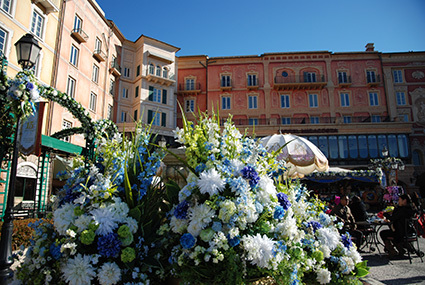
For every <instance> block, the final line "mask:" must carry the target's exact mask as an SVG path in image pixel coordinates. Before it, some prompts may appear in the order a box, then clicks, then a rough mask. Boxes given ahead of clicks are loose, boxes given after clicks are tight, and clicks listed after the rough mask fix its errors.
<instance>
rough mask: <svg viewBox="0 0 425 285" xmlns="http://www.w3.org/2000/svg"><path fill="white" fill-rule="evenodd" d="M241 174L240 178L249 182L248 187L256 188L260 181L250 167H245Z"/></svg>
mask: <svg viewBox="0 0 425 285" xmlns="http://www.w3.org/2000/svg"><path fill="white" fill-rule="evenodd" d="M241 172H242V177H243V178H245V179H248V180H249V185H250V186H251V188H254V187H255V186H257V184H258V181H260V177H259V176H258V173H257V171H255V169H254V168H253V167H252V166H250V165H247V166H245V167H244V168H243V169H242V171H241Z"/></svg>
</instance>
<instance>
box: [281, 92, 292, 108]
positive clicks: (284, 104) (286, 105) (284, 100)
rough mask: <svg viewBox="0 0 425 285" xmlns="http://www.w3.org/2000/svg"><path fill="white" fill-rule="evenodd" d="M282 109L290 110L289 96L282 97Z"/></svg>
mask: <svg viewBox="0 0 425 285" xmlns="http://www.w3.org/2000/svg"><path fill="white" fill-rule="evenodd" d="M280 107H281V108H289V107H290V106H289V95H280Z"/></svg>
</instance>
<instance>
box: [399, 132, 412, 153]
mask: <svg viewBox="0 0 425 285" xmlns="http://www.w3.org/2000/svg"><path fill="white" fill-rule="evenodd" d="M397 138H398V150H399V152H400V157H408V156H409V145H408V144H407V137H406V135H398V136H397Z"/></svg>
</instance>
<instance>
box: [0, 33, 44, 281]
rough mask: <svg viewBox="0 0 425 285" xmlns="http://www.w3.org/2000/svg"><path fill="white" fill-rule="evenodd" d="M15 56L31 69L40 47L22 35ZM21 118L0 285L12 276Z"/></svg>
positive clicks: (0, 262)
mask: <svg viewBox="0 0 425 285" xmlns="http://www.w3.org/2000/svg"><path fill="white" fill-rule="evenodd" d="M15 47H16V54H17V58H18V63H19V64H20V65H21V67H22V69H24V70H25V69H30V68H32V67H33V66H34V65H35V64H36V62H37V59H38V56H39V54H40V51H41V47H40V46H39V45H38V42H37V40H36V39H34V36H33V35H31V34H26V35H24V36H23V37H22V38H21V39H20V40H19V41H17V42H16V43H15ZM20 120H21V116H20V115H19V114H17V118H16V129H15V137H14V140H13V154H12V165H11V171H10V178H11V179H10V184H9V189H8V191H7V204H6V211H5V213H4V216H3V220H4V223H3V227H2V229H1V240H0V284H7V283H8V279H9V278H11V277H12V276H13V271H12V270H11V269H10V266H11V265H12V264H13V260H12V233H13V220H14V211H13V208H14V206H15V205H14V204H15V189H16V169H17V165H18V156H19V153H18V145H17V141H18V134H19V124H20Z"/></svg>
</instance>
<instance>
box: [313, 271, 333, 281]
mask: <svg viewBox="0 0 425 285" xmlns="http://www.w3.org/2000/svg"><path fill="white" fill-rule="evenodd" d="M316 274H317V277H316V280H317V282H319V283H320V284H328V283H329V282H331V273H330V272H329V270H328V269H326V268H319V270H317V271H316Z"/></svg>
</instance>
